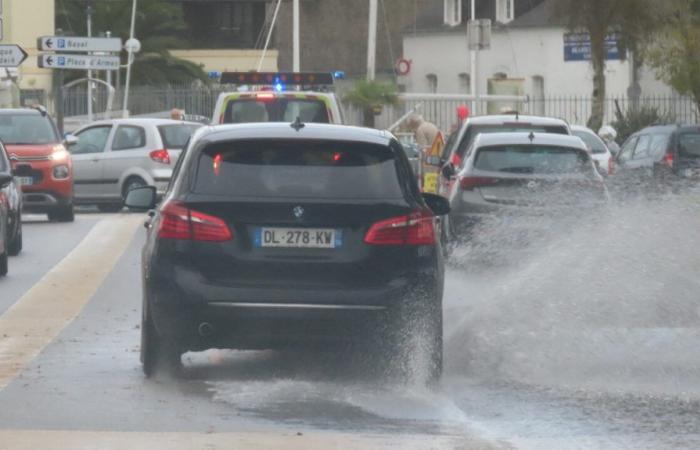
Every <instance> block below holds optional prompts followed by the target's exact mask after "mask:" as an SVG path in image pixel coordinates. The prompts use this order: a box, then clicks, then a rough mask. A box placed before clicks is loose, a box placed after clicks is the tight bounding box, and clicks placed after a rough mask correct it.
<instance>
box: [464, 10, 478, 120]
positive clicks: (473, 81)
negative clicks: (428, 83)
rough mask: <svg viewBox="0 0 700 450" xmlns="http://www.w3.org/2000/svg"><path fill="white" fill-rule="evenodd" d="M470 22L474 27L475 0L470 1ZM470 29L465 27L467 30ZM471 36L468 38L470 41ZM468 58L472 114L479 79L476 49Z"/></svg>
mask: <svg viewBox="0 0 700 450" xmlns="http://www.w3.org/2000/svg"><path fill="white" fill-rule="evenodd" d="M469 20H470V22H471V23H472V24H473V26H475V25H476V0H471V15H470V16H469ZM469 28H470V27H467V29H469ZM471 38H472V36H470V39H471ZM470 56H471V62H470V65H469V72H470V75H469V84H470V85H471V86H470V87H471V91H472V92H471V94H472V97H474V100H473V103H472V114H475V113H476V109H477V107H478V104H479V102H478V101H477V98H476V96H477V92H478V89H477V78H478V77H479V73H478V70H477V55H476V48H475V47H472V48H471V50H470Z"/></svg>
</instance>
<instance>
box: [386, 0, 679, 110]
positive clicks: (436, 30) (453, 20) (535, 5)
mask: <svg viewBox="0 0 700 450" xmlns="http://www.w3.org/2000/svg"><path fill="white" fill-rule="evenodd" d="M468 3H469V0H444V11H437V13H436V11H426V12H425V15H424V16H423V17H420V18H418V20H417V22H416V25H415V26H414V27H412V28H411V29H409V30H406V32H405V34H404V55H403V57H404V59H406V60H408V61H410V71H409V73H408V74H406V75H405V76H402V77H400V79H399V82H400V83H401V84H403V85H404V87H405V89H406V91H407V92H416V93H418V92H420V93H431V92H432V93H450V94H454V93H464V94H468V93H470V73H471V67H470V54H469V49H468V42H467V27H466V22H467V20H468V19H469V17H468V9H467V6H468ZM477 5H478V9H477V14H476V17H477V18H490V19H492V20H493V26H492V36H491V48H490V49H489V50H484V51H480V52H479V53H478V63H477V71H478V73H477V77H476V79H477V89H478V93H480V94H487V93H488V94H521V95H527V96H529V97H530V98H531V99H532V100H537V99H540V98H544V97H553V96H581V97H590V96H591V93H592V90H593V81H592V80H593V70H592V68H591V65H590V61H588V60H583V59H584V58H583V53H584V52H585V51H586V45H585V44H584V45H580V44H578V45H577V44H576V43H575V42H572V41H571V38H572V37H574V35H572V34H571V33H569V31H568V30H567V29H566V27H565V26H564V25H563V24H561V23H559V22H558V21H557V20H556V19H555V18H554V14H553V7H552V5H553V2H552V1H551V0H477ZM480 14H482V15H480ZM565 39H568V40H569V45H568V48H566V47H567V45H565ZM613 47H614V48H613ZM565 48H566V49H565ZM589 48H590V47H589V46H588V51H590V50H589ZM565 53H566V54H567V56H566V57H565ZM610 53H611V54H610V56H611V57H613V58H614V57H615V53H617V46H616V45H614V43H611V48H610ZM572 59H573V60H572ZM577 59H578V60H577ZM630 65H631V64H630V62H629V60H621V59H619V58H617V59H610V60H608V61H607V69H606V78H607V95H608V96H610V97H616V96H625V95H627V91H628V88H629V86H630V84H631V76H632V74H631V70H630ZM641 87H642V93H643V95H669V96H670V95H672V90H671V89H670V88H669V87H668V86H666V85H665V84H663V83H661V82H659V81H657V80H656V79H655V77H654V76H653V74H651V73H649V72H645V73H644V74H643V76H642V80H641ZM533 104H536V102H533ZM532 112H540V113H541V112H542V111H537V110H535V111H532Z"/></svg>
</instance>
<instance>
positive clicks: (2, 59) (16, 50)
mask: <svg viewBox="0 0 700 450" xmlns="http://www.w3.org/2000/svg"><path fill="white" fill-rule="evenodd" d="M25 59H27V52H25V51H24V49H22V47H20V46H19V45H16V44H7V45H0V67H19V65H20V64H22V63H23V62H24V60H25Z"/></svg>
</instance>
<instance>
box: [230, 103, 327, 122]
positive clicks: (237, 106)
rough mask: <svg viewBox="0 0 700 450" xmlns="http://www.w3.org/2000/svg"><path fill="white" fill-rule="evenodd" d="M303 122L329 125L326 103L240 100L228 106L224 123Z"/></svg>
mask: <svg viewBox="0 0 700 450" xmlns="http://www.w3.org/2000/svg"><path fill="white" fill-rule="evenodd" d="M297 117H299V118H300V119H301V121H302V122H315V123H329V122H330V120H329V118H328V110H327V108H326V105H325V103H323V101H321V100H318V99H288V98H281V97H274V98H270V99H265V100H261V99H238V100H233V101H230V102H229V103H228V105H227V106H226V112H225V114H224V123H249V122H294V121H295V120H296V118H297Z"/></svg>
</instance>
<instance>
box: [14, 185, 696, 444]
mask: <svg viewBox="0 0 700 450" xmlns="http://www.w3.org/2000/svg"><path fill="white" fill-rule="evenodd" d="M111 217H112V216H100V220H107V221H109V220H112V219H111ZM90 220H91V222H90V223H93V222H94V220H93V219H92V218H91V219H90ZM79 223H81V224H82V225H81V226H82V227H83V228H84V227H85V226H88V225H87V222H85V221H82V222H80V221H79ZM698 224H700V199H699V198H698V197H694V196H683V197H671V198H665V199H660V200H657V201H646V200H644V201H642V200H639V201H632V202H629V203H626V204H624V205H619V204H618V205H614V206H613V207H612V208H611V210H609V211H601V212H600V215H598V216H597V217H595V220H592V221H591V222H590V223H588V222H587V223H578V224H574V225H572V226H570V228H568V229H567V230H565V232H561V231H560V230H557V231H556V232H552V233H550V234H549V235H548V236H547V238H546V239H545V240H543V241H542V242H540V243H538V244H537V245H536V246H534V247H533V248H531V249H529V251H528V252H527V254H520V253H518V256H517V257H515V256H513V257H507V258H505V259H503V260H501V261H500V263H493V262H490V263H488V264H480V263H479V259H478V258H475V257H474V255H470V254H469V253H468V252H462V253H460V252H459V251H456V252H455V256H454V257H455V258H456V259H455V264H454V265H452V266H451V267H450V268H449V269H448V273H447V281H446V294H445V304H444V308H445V357H446V358H445V362H446V369H445V376H444V379H443V382H442V384H441V385H440V386H439V387H438V388H436V389H428V388H425V387H423V386H422V385H421V384H420V383H414V382H411V381H408V382H396V381H395V380H386V379H383V380H379V381H378V380H377V379H376V378H375V377H373V376H372V375H371V367H368V362H367V361H365V360H364V358H363V356H362V355H361V354H352V353H350V354H314V353H306V352H231V351H209V352H205V353H198V354H187V355H185V362H186V365H187V370H186V377H185V378H184V379H179V380H169V379H165V378H158V379H156V380H146V379H144V378H143V376H142V374H141V373H140V366H139V362H138V353H137V351H138V345H139V332H140V330H139V329H138V327H139V319H140V292H139V290H140V286H139V285H138V283H137V280H138V276H139V249H140V247H141V245H142V243H143V235H142V232H141V230H137V231H136V234H135V238H134V239H133V241H132V242H131V243H130V244H129V245H128V247H127V248H126V249H125V251H124V254H123V256H122V257H121V258H120V260H119V261H118V262H117V263H116V265H115V266H114V268H113V270H112V271H111V272H110V274H109V275H108V276H107V278H106V279H105V281H104V283H103V284H102V285H101V287H100V288H99V290H98V291H97V293H95V295H94V296H93V297H92V298H91V300H90V301H89V303H88V304H87V305H86V307H85V309H84V310H83V311H82V312H81V313H80V315H79V316H78V317H77V318H76V319H75V320H74V321H73V322H72V323H70V324H69V325H68V326H67V327H66V328H65V329H64V330H63V332H62V333H61V334H60V335H59V336H58V338H57V339H55V340H53V341H52V342H51V343H50V344H49V345H48V346H47V347H46V348H44V350H43V351H42V353H41V354H39V356H38V357H37V358H35V359H34V360H33V361H31V363H29V364H28V366H27V367H26V368H25V369H24V370H23V372H22V373H21V375H20V376H19V377H17V378H15V379H14V380H12V382H11V383H9V384H8V386H7V387H6V388H5V389H3V390H1V391H0V405H2V408H0V423H1V424H2V429H3V430H45V429H52V430H68V431H73V432H82V431H86V430H93V431H99V432H119V433H124V432H130V433H154V432H163V433H184V432H187V433H195V434H197V435H198V436H200V437H201V436H205V437H206V436H208V435H214V436H216V434H217V433H240V432H247V431H250V430H256V431H260V432H261V433H276V432H279V433H291V435H296V433H301V434H304V435H309V434H314V433H321V434H323V435H324V436H325V435H326V434H327V433H331V434H333V435H335V434H338V435H342V436H379V437H381V442H380V441H374V443H373V444H369V443H367V445H365V446H364V448H380V447H385V446H388V447H392V446H396V445H398V446H399V447H401V448H408V447H411V446H409V445H403V444H405V443H407V442H413V445H412V448H518V449H520V448H522V449H568V448H585V449H588V448H605V449H608V448H609V449H628V448H634V449H662V448H674V449H695V448H700V381H699V380H700V377H698V374H699V373H700V370H699V369H700V352H698V351H697V349H698V348H700V309H699V306H700V301H699V300H700V277H698V270H699V269H700V251H698V249H699V248H700V232H698ZM46 226H51V225H44V224H41V225H39V224H34V225H33V224H30V225H29V226H28V227H27V231H26V233H27V237H28V238H29V239H31V235H32V233H36V232H38V231H39V229H40V227H46ZM41 230H42V231H43V230H44V228H41ZM76 231H77V232H80V233H83V234H85V231H84V230H83V229H82V228H81V229H80V230H76ZM29 239H28V240H29ZM494 246H495V247H498V245H497V243H494ZM29 248H30V251H29V252H28V253H27V255H25V256H22V257H21V258H24V259H21V258H20V259H18V260H17V261H18V262H17V263H16V264H15V266H14V267H15V268H16V270H17V271H18V273H19V274H18V277H21V276H22V273H23V271H24V272H30V270H31V267H32V264H33V262H32V258H36V257H37V255H36V254H33V253H32V251H31V246H30V247H29ZM496 250H498V251H499V252H503V251H504V250H505V249H499V248H496ZM55 251H56V252H64V251H65V249H62V248H57V249H56V250H55ZM505 255H506V256H509V255H510V254H509V253H508V252H507V251H506V252H505ZM55 256H57V255H54V256H52V257H55ZM20 261H21V262H20ZM24 278H26V277H24ZM24 278H23V279H24ZM1 287H2V285H1V284H0V288H1ZM18 299H19V297H18V298H17V299H13V300H18ZM3 300H5V299H3ZM134 436H135V435H134ZM406 436H415V437H414V438H412V439H409V440H407V438H406ZM340 442H341V444H340V445H338V446H336V447H335V448H343V446H342V442H343V441H342V440H341V441H340ZM362 447H363V445H361V444H360V445H359V447H358V448H362ZM0 448H2V445H0ZM95 448H97V447H95ZM198 448H201V447H198ZM213 448H218V447H213ZM222 448H225V447H222ZM290 448H299V447H295V446H294V445H293V444H290ZM353 448H355V447H353Z"/></svg>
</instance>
